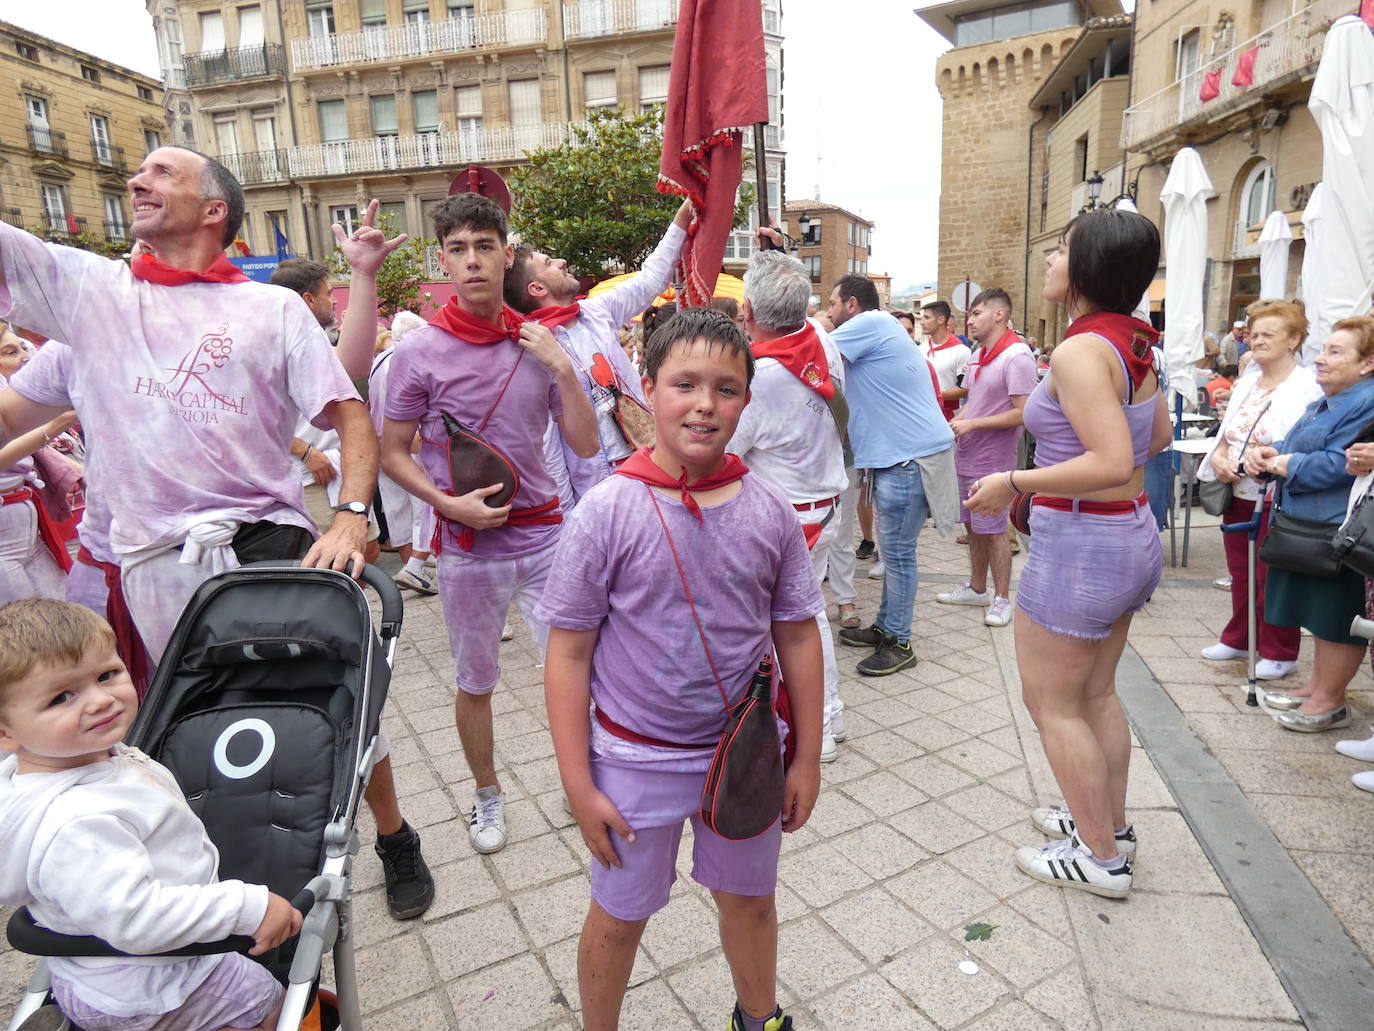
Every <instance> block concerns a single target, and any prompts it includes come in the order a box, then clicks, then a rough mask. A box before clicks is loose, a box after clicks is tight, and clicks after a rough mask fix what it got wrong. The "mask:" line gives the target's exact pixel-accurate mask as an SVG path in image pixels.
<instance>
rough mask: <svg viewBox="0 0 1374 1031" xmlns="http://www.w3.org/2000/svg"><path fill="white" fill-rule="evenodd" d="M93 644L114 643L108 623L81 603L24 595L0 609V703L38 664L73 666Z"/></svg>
mask: <svg viewBox="0 0 1374 1031" xmlns="http://www.w3.org/2000/svg"><path fill="white" fill-rule="evenodd" d="M93 645H107V646H109V647H111V648H113V647H114V646H115V634H114V631H113V630H111V629H110V624H109V623H106V622H105V621H104V620H103V619H101V618H100V617H99V616H97V615H96V614H95V613H94V612H92V611H91V610H90V609H88V608H86V606H84V605H76V604H73V603H72V602H69V601H56V600H54V599H52V598H25V599H24V600H23V601H16V602H13V603H11V604H9V605H6V606H4V607H3V608H0V705H3V704H4V702H5V692H6V690H7V689H8V688H9V687H10V685H12V684H15V683H18V682H19V681H20V680H23V679H24V678H25V677H26V676H28V675H29V674H30V673H32V672H33V670H34V669H35V668H37V667H38V666H46V665H51V664H55V663H60V662H65V663H67V664H68V665H72V666H75V665H76V664H77V663H78V662H80V661H81V659H82V657H83V656H84V655H85V654H86V651H87V649H89V648H91V647H92V646H93Z"/></svg>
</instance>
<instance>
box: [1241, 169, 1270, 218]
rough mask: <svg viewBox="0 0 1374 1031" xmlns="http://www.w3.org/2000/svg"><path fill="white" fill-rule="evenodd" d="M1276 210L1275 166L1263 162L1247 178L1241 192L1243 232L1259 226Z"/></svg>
mask: <svg viewBox="0 0 1374 1031" xmlns="http://www.w3.org/2000/svg"><path fill="white" fill-rule="evenodd" d="M1273 210H1274V166H1273V165H1271V164H1270V163H1269V162H1268V161H1261V162H1260V163H1259V164H1258V165H1256V166H1255V167H1254V168H1252V169H1251V170H1250V174H1249V175H1247V176H1246V177H1245V185H1244V187H1242V189H1241V192H1240V225H1239V226H1238V227H1237V228H1238V229H1239V230H1240V231H1241V232H1244V231H1246V230H1248V229H1249V228H1250V227H1251V226H1254V225H1258V224H1259V223H1260V222H1263V221H1264V220H1265V219H1266V218H1268V217H1269V212H1271V211H1273Z"/></svg>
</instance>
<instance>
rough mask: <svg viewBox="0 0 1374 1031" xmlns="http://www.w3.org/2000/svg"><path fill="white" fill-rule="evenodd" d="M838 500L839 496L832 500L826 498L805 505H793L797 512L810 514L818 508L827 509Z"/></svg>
mask: <svg viewBox="0 0 1374 1031" xmlns="http://www.w3.org/2000/svg"><path fill="white" fill-rule="evenodd" d="M839 500H840V498H839V495H836V496H835V497H833V498H826V499H824V500H823V501H809V502H807V503H806V504H805V505H793V506H792V507H793V508H795V509H796V510H797V511H798V512H811V511H814V510H815V509H818V508H829V507H830V506H831V505H833V504H835V503H836V502H838V501H839Z"/></svg>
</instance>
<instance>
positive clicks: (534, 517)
mask: <svg viewBox="0 0 1374 1031" xmlns="http://www.w3.org/2000/svg"><path fill="white" fill-rule="evenodd" d="M444 493H445V494H447V495H448V496H449V497H454V493H453V491H451V490H446V491H444ZM558 506H559V498H557V497H553V498H550V499H549V500H548V501H546V502H544V503H543V504H542V505H536V506H535V507H534V508H514V509H511V511H510V514H509V515H508V516H506V521H505V522H504V523H502V524H501V525H502V526H554V525H556V524H558V523H561V522H562V521H563V512H562V510H561V509H560V508H559V507H558ZM434 519H435V522H434V537H433V539H431V541H430V544H429V550H430V551H431V552H432V553H433V554H435V555H442V554H443V546H444V527H445V526H447V527H448V528H449V533H451V534H453V539H454V540H456V541H457V542H458V547H460V548H462V549H463V550H464V551H471V550H472V545H473V543H474V542H475V541H476V539H477V531H476V530H474V529H473V528H472V527H471V526H464V525H463V524H462V523H455V522H454V521H453V520H451V519H445V518H444V517H443V516H441V515H440V514H439V513H438V511H437V510H436V511H435V513H434Z"/></svg>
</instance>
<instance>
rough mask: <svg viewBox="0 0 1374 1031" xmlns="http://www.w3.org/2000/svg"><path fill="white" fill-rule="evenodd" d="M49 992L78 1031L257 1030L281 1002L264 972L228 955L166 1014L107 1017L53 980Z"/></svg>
mask: <svg viewBox="0 0 1374 1031" xmlns="http://www.w3.org/2000/svg"><path fill="white" fill-rule="evenodd" d="M52 993H53V998H55V999H56V1000H57V1005H58V1007H59V1008H60V1009H61V1010H62V1012H63V1013H65V1014H66V1015H67V1019H68V1020H70V1021H72V1023H74V1024H77V1025H78V1026H80V1027H81V1028H82V1031H220V1029H221V1028H248V1027H257V1026H258V1025H259V1024H261V1023H262V1022H263V1021H264V1020H265V1019H267V1016H268V1015H269V1014H270V1013H271V1012H272V1011H273V1010H274V1009H276V1008H277V1006H278V1005H279V1004H280V1003H281V998H282V987H281V985H280V984H278V983H277V980H276V978H274V977H273V976H272V975H271V974H269V973H268V972H267V969H266V968H265V967H263V966H262V965H260V964H258V963H254V962H253V961H252V960H251V959H249V958H248V957H247V956H241V955H239V954H238V953H236V952H231V953H229V954H227V955H226V956H225V957H224V958H223V959H221V960H220V961H219V965H218V966H216V967H215V969H214V970H212V971H210V976H209V977H207V978H206V979H205V980H204V981H202V982H201V984H200V987H199V988H197V989H196V990H195V991H194V992H192V993H191V994H190V995H188V996H187V997H186V1001H185V1002H184V1003H182V1004H181V1006H180V1008H178V1009H175V1010H173V1011H172V1012H171V1013H151V1014H148V1015H146V1016H138V1017H112V1016H109V1015H108V1014H105V1013H101V1012H100V1011H99V1010H96V1009H93V1008H91V1007H90V1006H87V1005H86V1004H85V1003H84V1002H82V1001H81V1000H80V999H78V998H77V997H76V994H75V993H74V992H73V991H72V989H71V986H70V985H68V984H66V983H65V982H63V981H56V980H55V981H53V985H52Z"/></svg>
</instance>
